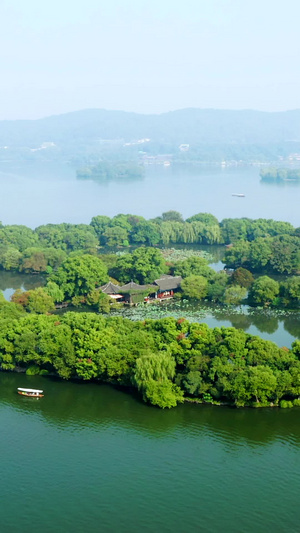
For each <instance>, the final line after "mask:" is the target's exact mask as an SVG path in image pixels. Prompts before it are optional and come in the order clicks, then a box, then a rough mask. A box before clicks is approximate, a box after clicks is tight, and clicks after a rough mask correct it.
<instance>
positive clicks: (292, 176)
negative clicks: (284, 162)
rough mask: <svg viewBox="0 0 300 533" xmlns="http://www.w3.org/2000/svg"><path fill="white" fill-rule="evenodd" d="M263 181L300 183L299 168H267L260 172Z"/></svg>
mask: <svg viewBox="0 0 300 533" xmlns="http://www.w3.org/2000/svg"><path fill="white" fill-rule="evenodd" d="M260 177H261V180H262V181H270V182H272V181H277V182H280V181H300V169H299V168H277V167H267V168H262V169H261V171H260Z"/></svg>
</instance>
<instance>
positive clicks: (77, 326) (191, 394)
mask: <svg viewBox="0 0 300 533" xmlns="http://www.w3.org/2000/svg"><path fill="white" fill-rule="evenodd" d="M16 305H17V304H3V305H2V306H1V308H0V323H1V328H0V364H1V369H2V370H4V371H20V370H24V371H26V372H27V373H28V374H30V375H35V374H39V375H46V374H48V373H49V374H53V373H54V374H55V375H57V376H59V377H60V378H62V379H73V378H77V379H82V380H88V381H89V380H98V381H100V382H104V383H110V384H112V385H118V386H124V387H128V389H131V390H132V387H134V388H136V389H137V390H138V391H139V393H140V394H141V396H142V397H143V399H144V401H145V402H147V403H149V404H152V405H154V406H158V407H160V408H170V407H175V406H176V405H177V404H178V403H181V402H183V401H185V400H187V401H194V402H201V403H203V402H205V403H215V404H224V403H225V404H227V405H228V404H229V405H232V406H237V407H243V406H252V407H264V406H280V407H292V406H295V405H300V341H295V342H294V343H293V345H292V349H290V350H289V349H287V348H279V347H278V346H276V345H275V344H274V343H272V342H270V341H265V340H263V339H261V338H259V337H256V336H252V335H249V334H247V333H245V332H243V331H241V330H237V329H234V328H224V327H222V328H215V329H210V328H209V327H208V326H207V325H206V324H199V323H190V322H188V321H186V320H185V319H178V320H176V319H174V318H163V319H160V320H145V321H140V322H133V321H131V320H128V319H124V318H121V317H103V316H100V315H98V314H95V313H74V312H68V313H66V314H64V315H63V316H61V317H57V316H54V315H37V314H33V313H32V314H25V315H24V314H20V315H19V316H17V314H16V312H12V314H11V316H9V314H8V313H7V312H6V311H7V306H15V307H16ZM4 308H5V309H4Z"/></svg>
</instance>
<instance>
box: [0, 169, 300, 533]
mask: <svg viewBox="0 0 300 533" xmlns="http://www.w3.org/2000/svg"><path fill="white" fill-rule="evenodd" d="M258 174H259V171H258V169H257V168H248V169H243V168H236V169H220V168H218V169H217V168H210V169H199V170H197V171H195V170H193V171H188V170H182V169H181V170H175V169H172V167H171V168H166V169H164V168H158V169H150V170H149V171H147V175H146V177H145V179H144V180H141V181H138V182H131V183H128V184H120V183H110V184H108V185H99V184H98V183H94V182H86V181H77V180H76V179H75V169H72V168H71V167H70V166H68V165H54V164H51V165H50V164H49V165H45V164H41V163H36V164H31V163H28V164H22V165H19V166H18V165H12V164H11V163H1V165H0V182H1V188H2V189H1V190H2V197H3V198H5V202H2V209H1V217H2V222H3V223H5V224H26V225H28V226H31V227H35V226H38V225H40V224H45V223H49V222H52V223H56V222H64V221H65V222H73V223H80V222H86V223H88V222H89V221H90V219H91V217H92V216H94V215H98V214H105V215H109V216H114V215H115V214H117V213H129V212H131V213H135V214H140V215H143V216H145V217H146V218H148V217H153V216H157V215H159V214H161V213H162V212H163V211H166V210H169V209H176V210H178V211H180V212H181V213H182V214H183V215H184V216H185V217H188V216H190V215H192V214H195V213H198V212H203V211H205V212H210V213H213V214H214V215H216V216H217V218H218V219H219V220H221V219H222V218H224V217H242V216H248V217H251V218H258V217H263V218H273V219H278V220H287V221H290V222H291V223H292V224H294V225H295V226H299V225H300V214H299V192H300V188H299V187H297V185H295V184H291V183H289V184H287V185H286V186H284V187H281V186H278V185H265V184H264V185H263V184H261V182H260V180H259V175H258ZM232 193H243V194H245V198H236V197H233V196H232ZM215 262H216V263H217V262H218V259H216V261H215ZM40 282H41V280H39V279H37V278H36V277H35V276H31V277H28V276H26V277H24V279H23V278H22V279H21V278H20V277H18V278H16V277H15V275H13V274H11V273H2V274H1V276H0V285H1V286H0V288H1V289H2V290H6V291H9V290H12V289H16V288H18V287H19V286H23V287H24V288H25V289H30V288H34V286H36V284H40ZM9 295H10V293H9V292H6V296H7V297H8V296H9ZM177 311H178V309H177ZM168 312H169V314H172V313H175V310H174V311H173V312H171V310H169V311H168ZM203 312H204V311H203V310H201V309H199V310H196V311H195V309H194V310H191V309H186V316H189V315H193V316H195V313H196V315H197V313H198V318H199V319H201V320H202V321H206V322H207V323H208V324H209V325H210V326H212V325H218V326H221V325H236V326H239V327H243V328H244V329H246V330H247V331H249V332H250V333H257V334H260V335H261V336H262V337H264V338H271V340H274V341H275V342H278V344H279V345H287V346H289V345H290V344H291V342H292V340H293V339H294V338H296V337H297V336H298V337H299V319H298V317H295V316H294V315H286V316H284V317H282V316H279V317H278V316H271V317H269V316H267V315H266V314H265V313H263V314H258V315H255V317H254V318H253V316H252V315H251V316H248V315H245V314H242V315H240V314H234V316H231V317H230V315H229V314H227V315H226V316H222V315H220V314H218V315H217V316H216V315H214V314H213V313H212V310H211V309H210V310H209V309H208V310H207V312H206V315H205V318H204V319H203ZM180 313H181V314H182V310H180ZM195 319H196V318H195ZM18 386H21V387H26V386H27V387H34V388H42V389H44V390H45V398H43V399H41V400H34V399H31V398H21V397H20V396H18V395H17V394H16V389H17V387H18ZM299 415H300V411H299V409H296V408H295V409H293V410H278V409H262V410H254V409H253V410H250V409H248V410H247V409H240V410H235V409H228V408H225V407H223V408H217V407H208V406H195V405H187V404H186V405H182V406H179V407H178V408H176V409H173V410H170V411H162V410H159V409H155V408H152V407H148V406H146V405H144V404H143V403H142V402H141V401H140V399H139V398H138V397H133V396H130V395H129V394H128V393H127V392H125V391H119V390H115V389H112V388H110V387H108V386H103V385H97V384H79V383H69V382H60V381H55V380H51V379H49V378H42V377H29V376H24V375H19V374H8V373H1V374H0V424H1V428H2V431H1V433H0V454H1V457H2V471H1V476H0V490H1V527H2V530H3V531H12V533H19V532H20V533H35V532H41V531H42V532H44V533H53V531H58V532H60V531H63V532H67V533H68V532H70V533H77V532H78V533H79V532H82V531H86V532H90V531H91V532H92V531H93V532H95V531H96V532H98V531H99V532H101V533H102V532H103V533H115V532H120V533H123V532H124V533H127V532H128V533H129V532H133V533H134V532H137V533H140V532H141V531H144V532H149V533H152V532H153V533H154V532H155V533H156V532H162V533H164V532H166V533H168V532H172V533H173V532H176V533H177V532H178V533H181V532H182V533H185V532H187V531H188V532H190V533H194V532H195V533H196V532H197V533H198V532H201V533H215V532H220V531H222V532H225V533H227V532H230V533H253V532H255V533H265V532H266V531H272V532H273V533H284V532H287V531H288V532H298V531H299V522H300V509H299V502H298V500H299V491H300V474H299V472H300V454H299V446H300V424H299Z"/></svg>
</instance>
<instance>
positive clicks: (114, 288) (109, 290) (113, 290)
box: [99, 281, 120, 294]
mask: <svg viewBox="0 0 300 533" xmlns="http://www.w3.org/2000/svg"><path fill="white" fill-rule="evenodd" d="M99 288H100V291H102V292H105V293H106V294H119V292H120V287H119V285H114V284H113V283H112V282H111V281H109V282H108V283H106V284H105V285H102V287H99Z"/></svg>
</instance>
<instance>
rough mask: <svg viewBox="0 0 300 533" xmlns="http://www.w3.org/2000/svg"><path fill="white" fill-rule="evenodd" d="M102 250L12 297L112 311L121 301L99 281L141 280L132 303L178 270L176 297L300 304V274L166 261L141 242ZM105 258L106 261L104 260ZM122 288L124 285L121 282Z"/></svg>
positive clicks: (37, 305)
mask: <svg viewBox="0 0 300 533" xmlns="http://www.w3.org/2000/svg"><path fill="white" fill-rule="evenodd" d="M101 257H102V258H103V260H102V259H100V257H99V256H95V255H90V254H83V255H74V256H71V255H69V256H68V257H67V258H66V259H65V260H64V261H63V262H62V264H61V265H60V266H59V267H58V268H57V269H56V270H55V271H53V272H52V273H51V274H50V275H49V276H48V279H47V284H46V286H45V287H44V288H41V287H39V288H38V289H35V290H31V291H26V292H22V291H21V290H18V291H16V292H15V293H14V295H13V296H12V301H13V302H15V303H17V304H20V305H21V306H22V307H23V308H24V309H25V310H26V311H28V312H35V313H47V312H51V311H53V310H54V309H55V304H56V305H58V306H61V305H62V302H64V305H69V304H72V305H74V306H76V307H78V306H79V307H81V306H82V305H88V306H90V307H91V308H92V309H93V310H95V311H99V312H101V313H102V312H105V313H109V312H110V311H111V310H112V309H114V308H115V307H116V306H117V305H112V304H113V301H112V299H111V298H110V297H109V296H108V295H107V294H105V293H102V292H101V290H100V287H101V286H102V285H104V284H105V283H107V282H108V281H109V277H110V278H111V279H113V281H114V283H115V284H117V285H118V284H119V285H123V284H124V283H127V282H128V281H129V280H132V281H133V282H135V283H137V284H138V285H141V286H142V287H141V292H137V294H136V295H135V297H134V298H133V302H134V303H138V302H143V301H144V297H145V296H148V295H149V294H151V293H154V292H155V288H153V285H151V284H153V282H154V281H155V280H156V279H159V278H160V277H161V275H163V274H168V275H175V276H180V277H181V278H182V280H181V285H180V287H179V290H178V289H177V290H178V292H176V293H175V295H174V297H175V298H182V297H183V298H188V299H192V300H204V301H209V302H213V303H221V304H225V305H230V306H236V305H241V304H242V303H244V304H245V303H248V304H249V305H252V306H261V307H269V306H271V307H277V308H281V307H288V308H294V309H298V308H299V306H300V277H299V276H291V277H289V278H287V279H286V280H282V281H280V282H278V281H277V280H274V279H272V278H270V277H269V276H260V277H258V278H256V279H254V277H253V275H252V273H251V272H250V271H249V270H247V269H245V268H242V267H239V268H237V269H236V270H234V271H233V272H231V273H229V272H225V271H221V272H216V271H215V270H213V269H212V268H211V267H210V266H209V265H208V263H207V261H206V260H205V259H203V258H202V257H197V256H191V257H188V258H187V259H184V260H181V261H176V262H174V263H167V262H166V261H165V259H164V257H163V255H162V253H161V251H160V250H159V249H157V248H147V247H140V248H137V249H136V250H135V251H134V252H132V253H128V254H123V255H119V256H117V255H113V254H109V255H103V256H101ZM104 259H105V261H104ZM120 291H121V287H120Z"/></svg>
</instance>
